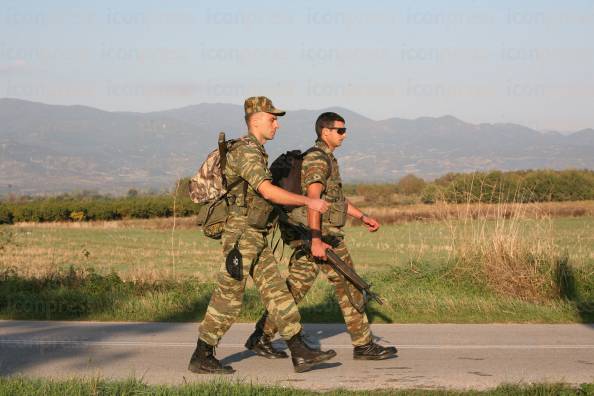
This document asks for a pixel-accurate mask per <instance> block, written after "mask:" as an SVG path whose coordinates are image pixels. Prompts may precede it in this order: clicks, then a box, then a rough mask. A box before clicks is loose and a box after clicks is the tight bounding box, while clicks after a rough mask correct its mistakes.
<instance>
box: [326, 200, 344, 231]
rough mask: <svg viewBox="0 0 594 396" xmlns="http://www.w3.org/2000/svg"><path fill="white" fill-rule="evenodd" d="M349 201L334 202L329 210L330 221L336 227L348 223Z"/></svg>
mask: <svg viewBox="0 0 594 396" xmlns="http://www.w3.org/2000/svg"><path fill="white" fill-rule="evenodd" d="M346 218H347V203H346V201H339V202H332V203H331V204H330V209H329V210H328V215H327V219H328V223H329V224H331V225H333V226H334V227H343V226H344V225H345V224H346Z"/></svg>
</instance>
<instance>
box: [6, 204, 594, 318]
mask: <svg viewBox="0 0 594 396" xmlns="http://www.w3.org/2000/svg"><path fill="white" fill-rule="evenodd" d="M521 216H522V214H521V213H518V214H516V217H513V218H502V219H499V220H491V219H486V218H485V219H480V218H479V219H472V218H468V219H466V220H459V219H458V220H445V221H441V222H429V223H426V222H411V223H405V224H401V225H392V226H385V227H383V228H382V229H381V230H380V231H379V232H378V233H377V234H370V233H368V232H366V231H365V229H364V228H363V227H347V240H348V241H349V245H350V247H351V251H352V255H353V258H354V260H355V263H356V265H357V270H358V271H359V272H360V273H361V274H362V275H363V276H364V277H365V278H367V279H368V280H369V281H370V282H371V283H372V284H373V289H374V290H375V291H376V292H378V293H379V294H380V295H382V296H383V297H384V298H385V299H386V301H387V302H386V304H384V305H377V304H376V303H372V304H371V306H370V317H371V320H372V321H373V322H375V323H406V322H409V323H413V322H414V323H438V322H457V323H489V322H520V323H521V322H536V323H572V322H573V323H575V322H578V323H579V322H592V321H594V218H592V217H580V218H558V219H549V218H543V219H524V218H522V217H521ZM106 224H108V225H113V224H114V223H106ZM0 234H1V235H3V237H2V238H0V240H1V241H2V242H0V244H1V247H0V249H1V250H0V318H3V319H72V320H132V321H136V320H138V321H144V320H146V321H197V320H201V319H202V317H203V315H204V312H205V309H206V306H207V304H208V300H209V297H210V293H211V291H212V287H213V285H214V277H215V274H216V272H217V271H218V268H219V266H220V263H221V262H222V257H221V253H220V249H219V245H218V242H217V241H213V240H210V239H208V238H206V237H204V236H202V235H200V233H199V231H198V230H196V229H194V230H188V229H180V230H163V229H141V228H136V227H132V228H126V227H122V228H103V227H101V226H99V225H96V226H95V227H85V228H72V227H71V226H69V225H66V226H65V227H62V225H60V224H57V225H53V227H49V226H44V227H20V226H19V227H16V226H4V227H3V228H0ZM288 255H289V253H288V248H287V250H286V251H285V255H284V258H283V259H282V264H281V268H282V269H284V270H285V271H286V263H287V256H288ZM333 294H334V293H333V290H332V289H331V287H330V286H329V285H328V284H327V282H323V281H318V282H316V284H315V285H314V288H313V289H312V290H311V292H310V293H309V294H308V296H307V297H306V299H305V301H304V302H303V303H302V304H301V305H300V309H301V312H302V315H303V319H304V321H306V322H340V321H341V320H342V318H341V314H340V310H339V308H338V305H337V304H336V301H335V297H334V295H333ZM262 311H263V307H262V305H261V303H260V298H259V296H258V294H257V291H256V290H255V289H254V288H253V287H252V286H251V283H248V288H247V290H246V295H245V304H244V308H243V310H242V312H241V316H240V320H241V321H254V320H256V319H257V318H258V317H259V316H260V314H261V313H262Z"/></svg>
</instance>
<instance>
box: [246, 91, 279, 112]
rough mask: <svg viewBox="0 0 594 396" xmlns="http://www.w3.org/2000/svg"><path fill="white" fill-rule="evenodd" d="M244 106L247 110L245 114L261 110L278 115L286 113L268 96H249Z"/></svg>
mask: <svg viewBox="0 0 594 396" xmlns="http://www.w3.org/2000/svg"><path fill="white" fill-rule="evenodd" d="M243 108H244V110H245V115H248V114H253V113H259V112H261V111H263V112H265V113H270V114H274V115H277V116H284V115H285V111H284V110H279V109H277V108H276V107H274V105H273V104H272V101H271V100H270V99H268V98H267V97H266V96H252V97H251V98H247V99H246V100H245V103H244V104H243Z"/></svg>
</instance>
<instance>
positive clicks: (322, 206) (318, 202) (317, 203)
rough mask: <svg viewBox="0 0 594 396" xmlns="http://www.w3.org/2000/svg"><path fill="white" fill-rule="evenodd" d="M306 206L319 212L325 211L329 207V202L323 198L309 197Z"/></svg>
mask: <svg viewBox="0 0 594 396" xmlns="http://www.w3.org/2000/svg"><path fill="white" fill-rule="evenodd" d="M307 207H308V208H310V209H312V210H315V211H317V212H320V213H326V211H327V210H328V209H329V208H330V204H329V203H328V202H326V201H324V200H323V199H317V198H311V199H310V200H309V203H308V204H307Z"/></svg>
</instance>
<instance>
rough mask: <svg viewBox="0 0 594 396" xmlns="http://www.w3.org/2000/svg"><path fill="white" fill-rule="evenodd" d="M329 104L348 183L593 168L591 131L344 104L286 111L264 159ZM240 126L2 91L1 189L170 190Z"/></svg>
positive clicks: (183, 113)
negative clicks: (373, 114)
mask: <svg viewBox="0 0 594 396" xmlns="http://www.w3.org/2000/svg"><path fill="white" fill-rule="evenodd" d="M323 111H336V112H338V113H339V114H341V115H342V116H343V117H344V118H345V119H346V121H347V127H348V135H347V136H348V138H347V140H346V141H345V142H344V144H343V146H342V147H340V148H339V149H338V150H337V152H336V154H337V157H338V159H339V161H340V163H341V174H342V175H343V179H344V180H345V181H358V182H361V181H365V182H384V181H394V180H397V179H399V178H400V177H402V176H404V175H406V174H408V173H414V174H415V175H417V176H421V177H424V178H426V179H432V178H435V177H438V176H440V175H443V174H445V173H448V172H471V171H475V170H490V169H499V170H517V169H536V168H550V169H566V168H580V169H582V168H588V169H594V129H585V130H581V131H577V132H574V133H571V134H561V133H557V132H540V131H537V130H533V129H530V128H527V127H525V126H521V125H516V124H508V123H506V124H486V123H484V124H471V123H467V122H464V121H461V120H459V119H457V118H455V117H453V116H449V115H448V116H443V117H421V118H417V119H403V118H390V119H387V120H381V121H376V120H372V119H369V118H367V117H364V116H363V115H361V114H357V113H355V112H353V111H351V110H348V109H344V108H330V109H320V110H296V111H289V112H288V113H287V115H286V116H285V117H283V118H281V119H280V124H281V128H280V129H279V130H278V132H277V135H276V138H275V139H274V140H273V141H271V142H269V143H268V144H267V145H266V149H267V151H268V153H269V156H270V159H271V160H272V159H274V158H275V157H276V156H277V155H279V154H280V153H281V152H284V151H286V150H289V149H296V148H298V149H302V150H304V149H307V148H308V147H309V146H311V144H312V143H313V141H314V139H315V131H314V128H313V125H314V122H315V119H316V118H317V116H318V115H319V114H320V113H321V112H323ZM221 130H223V131H225V132H226V133H227V136H228V137H229V138H232V137H238V136H241V135H243V134H245V133H246V128H245V124H244V120H243V107H242V106H239V105H232V104H221V103H216V104H206V103H205V104H198V105H192V106H187V107H183V108H177V109H171V110H165V111H156V112H148V113H135V112H110V111H103V110H99V109H95V108H91V107H86V106H62V105H48V104H43V103H36V102H30V101H24V100H18V99H9V98H4V99H0V194H6V193H8V192H13V193H18V194H44V193H58V192H64V191H72V190H97V191H100V192H109V193H116V194H117V193H122V192H125V191H127V190H128V189H129V188H139V189H164V188H171V187H172V185H173V184H174V182H175V180H176V179H177V178H179V177H183V176H189V175H191V174H193V173H194V172H195V171H196V169H197V168H198V167H199V166H200V164H201V162H202V161H203V160H204V158H205V157H206V155H207V154H208V152H210V151H211V150H213V149H214V148H215V146H216V141H217V135H218V132H219V131H221Z"/></svg>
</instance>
